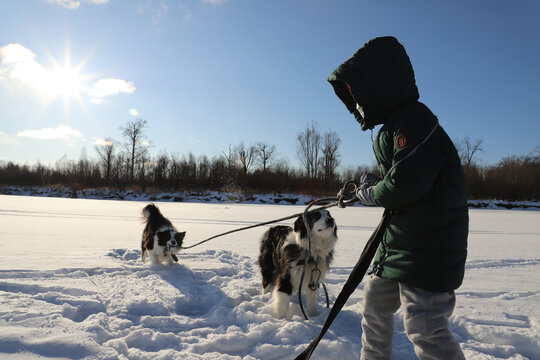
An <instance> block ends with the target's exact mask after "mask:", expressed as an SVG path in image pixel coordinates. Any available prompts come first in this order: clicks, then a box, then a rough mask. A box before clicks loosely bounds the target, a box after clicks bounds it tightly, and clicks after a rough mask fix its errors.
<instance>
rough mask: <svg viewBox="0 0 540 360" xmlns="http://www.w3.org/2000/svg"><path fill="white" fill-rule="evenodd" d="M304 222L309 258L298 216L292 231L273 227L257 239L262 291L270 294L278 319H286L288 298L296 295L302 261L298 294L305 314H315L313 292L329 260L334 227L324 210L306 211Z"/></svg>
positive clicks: (316, 289)
mask: <svg viewBox="0 0 540 360" xmlns="http://www.w3.org/2000/svg"><path fill="white" fill-rule="evenodd" d="M307 222H308V224H307V226H309V228H310V229H311V254H310V256H309V257H308V236H307V228H306V224H304V221H303V219H302V216H300V217H298V219H296V221H295V222H294V228H291V227H290V226H282V225H280V226H274V227H271V228H270V229H269V230H268V231H266V232H265V233H264V235H263V236H262V238H261V247H260V254H259V258H258V262H259V267H260V269H261V274H262V285H263V288H264V290H265V292H266V291H270V290H272V291H273V299H274V308H273V313H274V316H275V317H278V318H284V317H286V316H287V314H288V312H289V303H290V300H291V296H292V295H293V294H294V293H296V292H298V288H299V286H300V279H301V277H302V270H303V267H304V264H305V263H306V262H307V268H306V272H305V275H304V279H303V281H302V284H303V285H302V292H303V293H304V294H306V299H307V312H308V314H309V315H310V316H313V315H316V313H317V293H318V289H319V286H320V284H321V283H323V282H324V280H325V278H326V272H327V271H328V268H329V266H330V263H331V262H332V260H333V256H334V246H335V244H336V241H337V225H336V222H335V221H334V218H332V216H331V215H330V212H328V211H327V210H318V211H314V212H310V213H309V214H308V216H307Z"/></svg>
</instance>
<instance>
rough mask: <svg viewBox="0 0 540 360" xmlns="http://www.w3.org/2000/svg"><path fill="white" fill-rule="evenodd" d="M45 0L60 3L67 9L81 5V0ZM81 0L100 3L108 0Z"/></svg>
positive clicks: (105, 2) (74, 8) (73, 8)
mask: <svg viewBox="0 0 540 360" xmlns="http://www.w3.org/2000/svg"><path fill="white" fill-rule="evenodd" d="M47 2H49V3H53V4H56V5H60V6H62V7H64V8H66V9H69V10H76V9H78V8H79V7H80V6H81V1H76V0H47ZM83 2H87V3H91V4H96V5H102V4H107V3H108V2H109V0H83Z"/></svg>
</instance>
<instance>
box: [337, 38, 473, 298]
mask: <svg viewBox="0 0 540 360" xmlns="http://www.w3.org/2000/svg"><path fill="white" fill-rule="evenodd" d="M328 81H329V82H330V83H331V84H332V86H333V87H334V91H335V93H336V95H338V97H339V98H340V99H341V100H342V101H343V103H344V104H345V106H346V107H347V109H348V110H349V111H350V112H351V113H352V114H353V115H354V116H355V117H356V119H357V121H358V122H359V123H360V125H361V127H362V129H363V130H367V129H373V127H374V126H376V125H382V127H381V129H380V130H379V132H378V134H377V136H376V138H375V139H374V142H373V150H374V152H375V157H376V158H377V162H378V163H379V166H380V169H381V174H382V176H383V179H382V180H381V181H380V182H379V183H378V184H377V185H376V186H375V189H374V196H375V200H376V202H377V203H378V204H379V205H380V206H383V207H384V208H386V209H389V210H390V213H391V215H390V219H389V222H388V226H387V228H386V231H385V234H384V237H383V240H382V243H381V245H380V246H379V248H378V250H377V254H376V255H375V260H374V263H373V268H374V273H375V274H376V275H377V276H380V277H382V278H385V279H390V280H395V281H399V282H403V283H405V284H407V285H410V286H415V287H418V288H420V289H424V290H428V291H434V292H444V291H451V290H454V289H457V288H458V287H459V286H460V285H461V283H462V281H463V275H464V269H465V260H466V257H467V235H468V224H469V216H468V208H467V193H466V186H465V177H464V174H463V168H462V167H461V163H460V160H459V156H458V154H457V151H456V148H455V147H454V144H453V143H452V141H451V140H450V138H449V137H448V135H447V134H446V132H445V131H444V129H443V128H442V127H441V126H440V125H439V124H438V120H437V117H436V116H435V115H434V114H433V113H432V112H431V111H430V110H429V109H428V107H427V106H425V105H424V104H422V103H421V102H419V101H418V98H419V94H418V89H417V87H416V83H415V79H414V71H413V68H412V65H411V62H410V60H409V57H408V56H407V53H406V52H405V49H404V48H403V46H402V45H401V44H400V43H399V42H398V41H397V40H396V39H395V38H393V37H382V38H375V39H373V40H370V41H369V42H367V43H366V44H364V46H362V47H361V48H360V49H359V50H358V51H357V52H356V53H354V55H353V56H352V57H351V58H350V59H348V60H347V61H345V62H344V63H343V64H341V65H340V66H339V67H338V68H337V69H336V70H335V71H334V72H333V73H332V74H331V75H330V77H329V78H328ZM356 104H358V105H360V106H361V108H362V110H363V114H361V112H360V111H359V110H358V109H357V106H356Z"/></svg>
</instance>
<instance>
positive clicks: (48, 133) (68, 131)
mask: <svg viewBox="0 0 540 360" xmlns="http://www.w3.org/2000/svg"><path fill="white" fill-rule="evenodd" d="M17 136H21V137H27V138H32V139H40V140H65V141H72V140H75V139H84V136H83V134H82V133H81V132H80V131H79V130H75V129H73V128H72V127H71V126H68V125H59V126H57V127H56V128H43V129H39V130H23V131H21V132H19V133H17Z"/></svg>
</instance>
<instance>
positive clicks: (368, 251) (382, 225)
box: [295, 210, 390, 360]
mask: <svg viewBox="0 0 540 360" xmlns="http://www.w3.org/2000/svg"><path fill="white" fill-rule="evenodd" d="M389 214H390V212H389V210H384V213H383V217H382V219H381V221H380V222H379V225H377V228H376V229H375V231H374V232H373V234H372V235H371V237H370V238H369V240H368V241H367V243H366V246H365V247H364V250H363V251H362V254H361V255H360V258H359V259H358V262H357V263H356V265H355V266H354V269H353V270H352V272H351V274H350V275H349V278H348V279H347V281H346V282H345V285H343V289H341V292H340V293H339V295H338V297H337V299H336V301H335V303H334V306H333V307H332V310H330V313H329V314H328V317H327V318H326V322H325V323H324V325H323V328H322V329H321V332H320V333H319V335H317V337H316V338H315V339H313V341H312V342H311V344H309V346H308V347H307V349H306V350H304V351H303V352H302V353H301V354H300V355H298V356H297V357H296V358H295V360H308V359H310V358H311V355H312V354H313V351H315V348H316V347H317V345H318V344H319V342H320V341H321V339H322V338H323V336H324V334H325V333H326V331H327V330H328V329H329V328H330V325H332V322H333V321H334V319H335V318H336V316H337V315H338V313H339V312H340V311H341V309H342V308H343V306H344V305H345V303H346V302H347V300H348V299H349V297H350V296H351V294H352V293H353V292H354V291H355V290H356V287H357V286H358V284H360V282H361V281H362V279H363V278H364V275H365V274H366V271H367V269H368V268H369V265H370V264H371V260H372V259H373V257H374V256H375V252H376V251H377V248H378V246H379V244H380V242H381V240H382V237H383V234H384V230H385V229H386V225H387V223H388V218H389Z"/></svg>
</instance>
